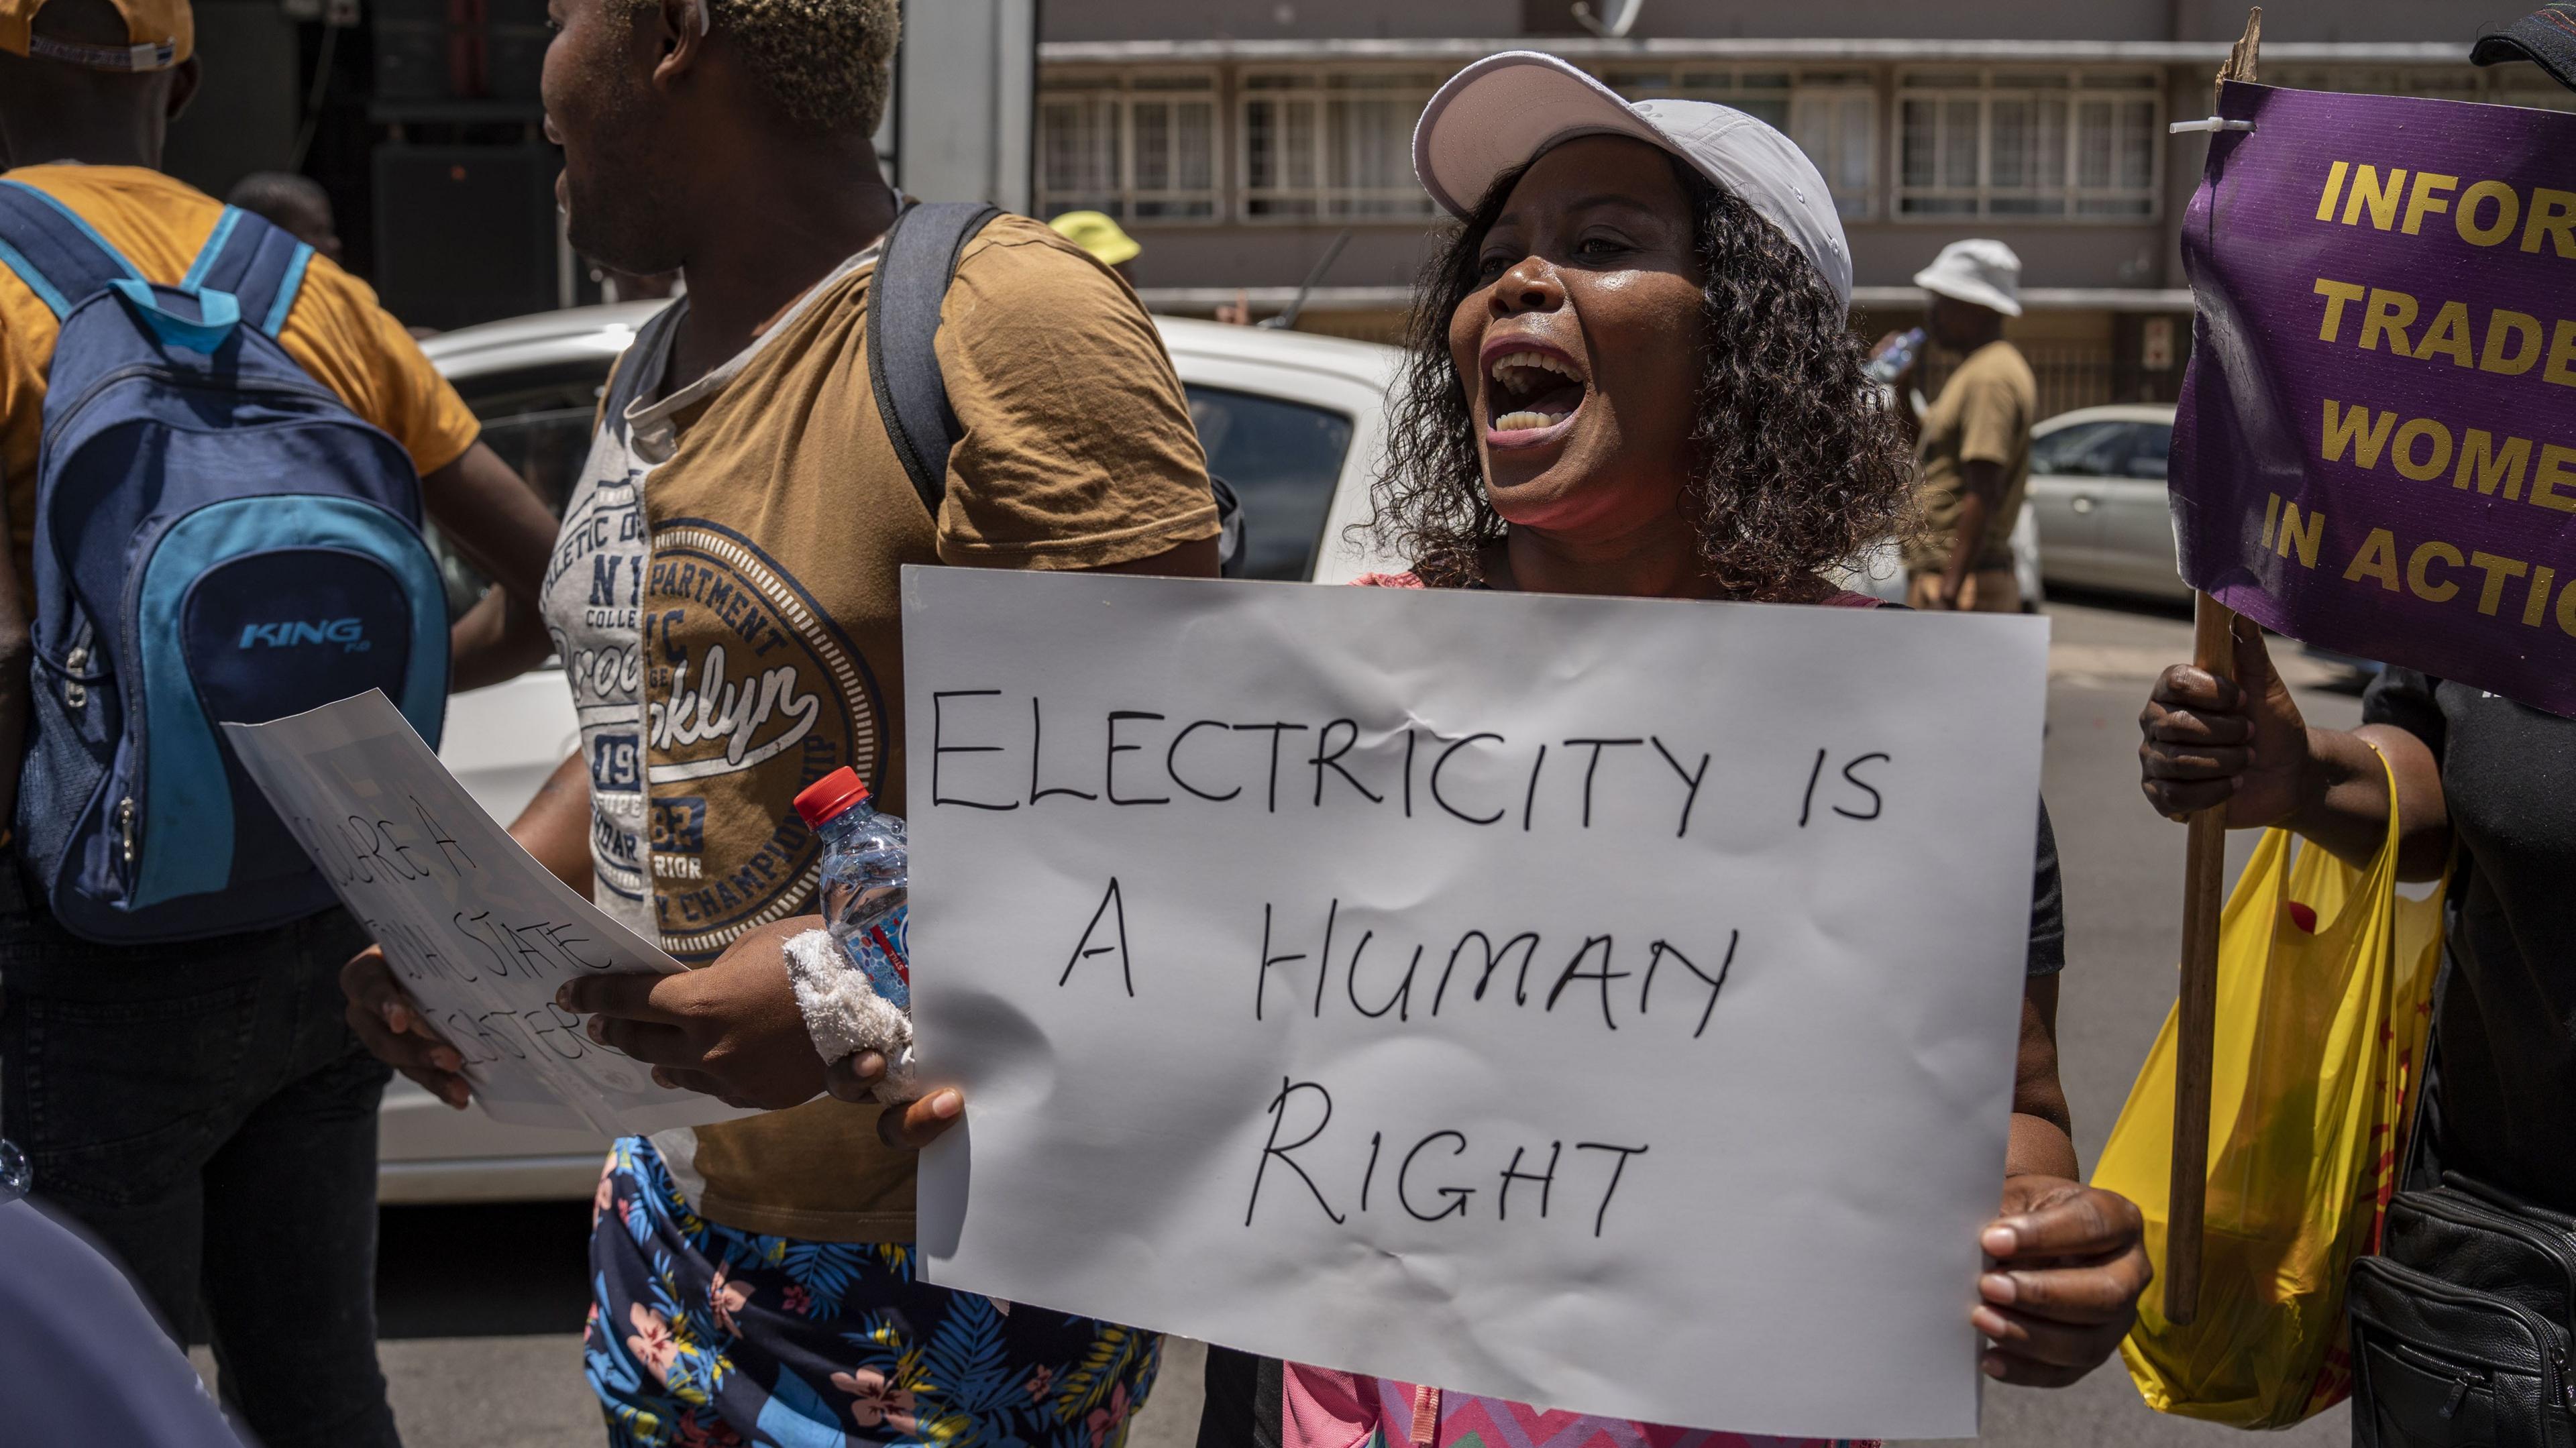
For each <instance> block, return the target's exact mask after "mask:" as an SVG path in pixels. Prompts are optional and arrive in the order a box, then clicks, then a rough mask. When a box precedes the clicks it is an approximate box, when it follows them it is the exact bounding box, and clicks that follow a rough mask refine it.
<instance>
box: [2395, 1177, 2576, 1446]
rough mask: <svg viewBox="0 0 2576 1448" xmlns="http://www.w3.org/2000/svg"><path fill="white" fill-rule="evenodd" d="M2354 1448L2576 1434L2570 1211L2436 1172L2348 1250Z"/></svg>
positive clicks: (2531, 1442)
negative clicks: (2374, 1245)
mask: <svg viewBox="0 0 2576 1448" xmlns="http://www.w3.org/2000/svg"><path fill="white" fill-rule="evenodd" d="M2345 1304H2346V1310H2347V1311H2348V1312H2349V1313H2350V1314H2351V1322H2352V1370H2353V1395H2352V1396H2353V1409H2352V1411H2353V1420H2352V1432H2353V1442H2354V1444H2355V1445H2356V1448H2469V1445H2481V1448H2484V1445H2492V1448H2576V1374H2571V1371H2570V1368H2569V1338H2570V1324H2571V1323H2576V1219H2570V1218H2568V1217H2566V1216H2564V1215H2562V1214H2560V1213H2557V1212H2553V1211H2550V1210H2548V1209H2547V1208H2545V1207H2538V1206H2534V1205H2532V1204H2531V1203H2528V1202H2524V1201H2521V1200H2519V1199H2517V1198H2515V1197H2513V1196H2512V1195H2511V1194H2509V1193H2506V1192H2504V1191H2501V1190H2499V1189H2497V1188H2495V1187H2492V1186H2488V1185H2486V1184H2484V1183H2481V1182H2477V1181H2473V1180H2471V1179H2470V1178H2468V1177H2466V1176H2464V1175H2462V1174H2461V1173H2459V1172H2456V1171H2454V1172H2445V1173H2443V1174H2442V1177H2441V1183H2440V1185H2438V1186H2435V1187H2433V1188H2431V1189H2429V1190H2422V1191H2405V1192H2399V1193H2398V1194H2397V1195H2396V1197H2395V1198H2394V1199H2393V1200H2392V1201H2391V1202H2390V1203H2389V1207H2388V1220H2387V1225H2386V1228H2385V1230H2384V1232H2383V1235H2382V1239H2381V1244H2380V1255H2378V1256H2375V1257H2364V1258H2362V1259H2361V1260H2360V1261H2358V1262H2355V1263H2354V1264H2353V1269H2352V1284H2351V1290H2350V1291H2349V1292H2348V1293H2347V1294H2346V1296H2345Z"/></svg>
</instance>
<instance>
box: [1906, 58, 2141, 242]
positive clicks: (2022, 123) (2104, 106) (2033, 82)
mask: <svg viewBox="0 0 2576 1448" xmlns="http://www.w3.org/2000/svg"><path fill="white" fill-rule="evenodd" d="M1896 106H1897V119H1898V124H1897V176H1896V214H1897V215H1899V216H1902V217H1908V218H1923V219H1940V218H1951V217H1965V216H1992V217H2034V218H2050V219H2060V220H2122V221H2149V220H2153V219H2155V217H2156V216H2157V215H2158V214H2159V213H2160V212H2161V211H2162V209H2163V201H2164V198H2163V192H2162V189H2161V186H2160V176H2161V173H2162V170H2163V158H2164V96H2163V92H2162V89H2161V82H2160V81H2159V79H2158V77H2157V76H2156V74H2155V73H2154V72H2152V71H2146V72H2087V71H2077V72H2072V73H2068V72H2063V71H2057V72H2022V71H2007V70H1996V71H1985V70H1955V71H1951V70H1943V71H1908V72H1905V73H1904V74H1902V75H1901V76H1899V78H1898V82H1897V96H1896Z"/></svg>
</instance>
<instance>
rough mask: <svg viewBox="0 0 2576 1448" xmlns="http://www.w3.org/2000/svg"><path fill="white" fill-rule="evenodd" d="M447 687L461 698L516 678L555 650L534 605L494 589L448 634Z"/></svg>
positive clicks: (501, 590) (513, 594)
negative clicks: (469, 691) (484, 687)
mask: <svg viewBox="0 0 2576 1448" xmlns="http://www.w3.org/2000/svg"><path fill="white" fill-rule="evenodd" d="M447 648H448V658H449V665H448V687H449V688H450V689H451V690H453V691H455V692H456V693H459V694H462V693H464V692H465V691H467V690H469V689H480V688H482V687H483V686H485V685H486V684H497V683H500V682H501V681H502V680H504V679H515V678H517V677H518V676H519V675H521V674H524V673H526V672H527V671H528V670H530V669H533V668H535V667H536V666H537V665H539V664H541V663H544V662H545V660H546V655H547V654H549V653H552V652H553V651H554V640H553V639H552V638H550V637H549V636H548V635H547V633H546V621H545V617H544V615H542V614H540V613H538V612H537V606H536V604H535V603H534V602H533V601H530V600H528V599H524V598H522V597H520V596H519V595H518V594H515V593H512V592H510V591H509V590H508V589H506V588H495V589H493V590H492V591H491V592H489V593H486V594H484V595H483V601H482V602H480V603H478V604H476V605H474V606H473V607H472V608H470V609H467V610H466V611H465V616H464V617H463V618H460V619H458V620H457V621H456V622H455V624H454V625H453V626H452V627H450V628H449V629H448V631H447Z"/></svg>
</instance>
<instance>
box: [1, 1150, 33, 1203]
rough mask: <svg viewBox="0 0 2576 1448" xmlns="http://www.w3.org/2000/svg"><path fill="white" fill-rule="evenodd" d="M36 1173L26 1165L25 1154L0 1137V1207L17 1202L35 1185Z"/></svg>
mask: <svg viewBox="0 0 2576 1448" xmlns="http://www.w3.org/2000/svg"><path fill="white" fill-rule="evenodd" d="M35 1180H36V1173H35V1170H34V1168H32V1167H30V1166H29V1165H28V1164H27V1154H26V1153H25V1152H23V1151H20V1150H19V1149H18V1148H17V1146H16V1144H14V1143H13V1142H11V1141H10V1140H9V1139H8V1138H7V1137H0V1206H7V1205H8V1204H9V1203H11V1202H14V1201H16V1200H18V1199H19V1198H20V1197H23V1196H25V1195H26V1194H27V1188H29V1187H31V1186H33V1185H35Z"/></svg>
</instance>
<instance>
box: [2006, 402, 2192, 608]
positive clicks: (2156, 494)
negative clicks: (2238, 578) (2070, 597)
mask: <svg viewBox="0 0 2576 1448" xmlns="http://www.w3.org/2000/svg"><path fill="white" fill-rule="evenodd" d="M2173 425H2174V409H2173V405H2172V404H2171V403H2162V404H2133V405H2126V406H2117V407H2086V408H2079V409H2078V410H2076V411H2074V412H2063V413H2059V414H2058V415H2057V416H2055V417H2052V418H2050V419H2048V420H2047V421H2046V422H2043V423H2041V424H2040V425H2039V426H2037V427H2035V428H2033V429H2031V440H2030V506H2031V508H2032V510H2033V511H2034V512H2036V513H2037V514H2038V515H2039V549H2040V559H2041V561H2042V564H2043V568H2042V572H2043V573H2044V574H2045V575H2046V577H2047V579H2048V581H2049V582H2050V583H2051V584H2054V585H2058V586H2060V587H2066V588H2093V589H2101V590H2103V591H2105V592H2111V593H2125V594H2134V595H2140V596H2143V597H2147V598H2158V599H2175V600H2180V599H2188V598H2190V597H2191V585H2190V584H2187V583H2185V582H2183V581H2182V571H2181V569H2182V565H2181V561H2180V555H2179V553H2178V551H2177V548H2176V546H2175V542H2174V530H2173V510H2172V508H2171V506H2170V505H2169V504H2168V502H2167V500H2166V496H2165V469H2166V458H2167V455H2168V454H2169V453H2171V452H2172V450H2173Z"/></svg>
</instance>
